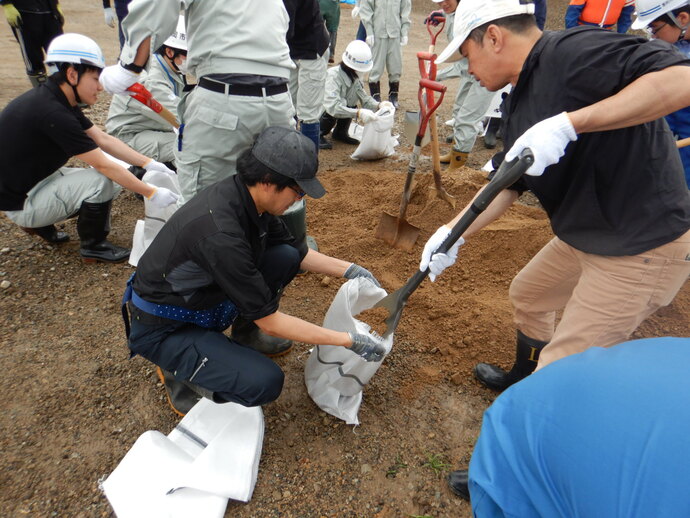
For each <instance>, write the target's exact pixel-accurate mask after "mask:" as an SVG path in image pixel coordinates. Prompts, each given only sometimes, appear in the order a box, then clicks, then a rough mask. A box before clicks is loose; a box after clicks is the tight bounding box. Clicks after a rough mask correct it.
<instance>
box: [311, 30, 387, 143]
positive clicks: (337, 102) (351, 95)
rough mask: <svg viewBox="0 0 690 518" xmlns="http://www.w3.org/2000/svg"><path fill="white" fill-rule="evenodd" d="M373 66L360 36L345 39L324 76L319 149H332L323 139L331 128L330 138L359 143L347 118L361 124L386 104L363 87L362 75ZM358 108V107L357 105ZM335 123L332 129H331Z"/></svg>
mask: <svg viewBox="0 0 690 518" xmlns="http://www.w3.org/2000/svg"><path fill="white" fill-rule="evenodd" d="M372 66H373V61H372V56H371V49H370V48H369V45H367V44H366V43H364V42H363V41H360V40H354V41H351V42H350V43H348V45H347V47H345V51H344V52H343V55H342V61H341V62H340V64H339V65H338V66H335V67H331V68H330V69H328V75H327V76H326V95H325V96H324V100H323V114H322V115H321V139H320V144H319V147H320V148H321V149H332V148H333V145H332V144H331V143H330V142H329V141H328V140H326V135H328V134H329V133H330V132H331V130H333V140H338V141H340V142H344V143H345V144H351V145H354V144H359V141H358V140H356V139H353V138H352V137H350V136H349V135H348V133H347V130H348V128H349V127H350V122H352V119H355V120H356V121H358V122H361V123H362V124H367V123H368V122H371V121H374V120H376V114H375V113H374V110H378V109H379V108H381V107H383V106H385V105H389V106H390V107H391V108H393V105H392V103H391V102H389V101H383V102H380V101H379V100H377V99H375V98H374V97H372V96H371V95H369V94H367V93H366V91H365V90H364V84H363V83H362V79H363V78H364V77H365V75H366V73H367V72H369V71H370V70H371V68H372ZM358 104H359V105H361V106H362V107H361V108H357V105H358ZM334 127H335V129H333V128H334Z"/></svg>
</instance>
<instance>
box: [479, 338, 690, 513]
mask: <svg viewBox="0 0 690 518" xmlns="http://www.w3.org/2000/svg"><path fill="white" fill-rule="evenodd" d="M688 372H690V338H652V339H645V340H636V341H632V342H627V343H625V344H621V345H617V346H614V347H610V348H607V349H602V348H597V347H594V348H591V349H588V350H587V351H585V352H583V353H580V354H576V355H573V356H569V357H567V358H564V359H562V360H559V361H557V362H554V363H552V364H550V365H548V366H547V367H545V368H544V369H542V370H540V371H538V372H536V373H535V374H533V375H531V376H529V377H528V378H526V379H525V380H523V381H521V382H519V383H517V384H515V385H513V386H512V387H510V388H509V389H508V390H506V391H505V392H504V393H503V394H501V396H499V397H498V398H497V399H496V401H495V402H494V404H493V405H492V406H491V407H490V408H489V409H488V410H487V411H486V412H485V414H484V421H483V424H482V431H481V434H480V436H479V439H478V441H477V444H476V446H475V449H474V453H473V455H472V461H471V463H470V471H469V476H470V481H469V488H470V495H471V500H472V509H473V512H474V516H475V517H477V518H486V517H499V516H500V517H525V518H538V517H543V518H558V517H567V518H598V517H601V518H638V517H639V518H648V517H651V516H654V517H656V518H661V517H668V518H679V517H688V516H690V489H689V488H690V468H689V467H688V466H689V465H690V440H689V439H688V430H690V404H688V394H690V376H688Z"/></svg>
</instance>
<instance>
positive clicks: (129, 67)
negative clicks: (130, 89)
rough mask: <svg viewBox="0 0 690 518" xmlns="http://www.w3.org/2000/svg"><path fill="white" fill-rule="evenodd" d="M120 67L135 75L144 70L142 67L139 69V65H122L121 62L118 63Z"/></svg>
mask: <svg viewBox="0 0 690 518" xmlns="http://www.w3.org/2000/svg"><path fill="white" fill-rule="evenodd" d="M120 65H122V68H124V69H125V70H129V71H130V72H134V73H135V74H138V73H140V72H141V71H142V70H144V67H141V66H139V65H135V64H134V63H128V64H126V65H123V64H122V62H121V61H120Z"/></svg>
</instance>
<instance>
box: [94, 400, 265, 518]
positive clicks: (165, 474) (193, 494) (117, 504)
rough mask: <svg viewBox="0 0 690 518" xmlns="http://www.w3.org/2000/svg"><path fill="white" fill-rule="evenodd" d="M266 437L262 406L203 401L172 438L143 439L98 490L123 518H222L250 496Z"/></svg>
mask: <svg viewBox="0 0 690 518" xmlns="http://www.w3.org/2000/svg"><path fill="white" fill-rule="evenodd" d="M263 434H264V420H263V412H262V410H261V407H254V408H246V407H243V406H241V405H238V404H235V403H224V404H222V405H221V404H216V403H213V402H212V401H210V400H208V399H205V398H204V399H201V400H200V401H199V403H197V404H196V405H195V406H194V407H193V408H192V409H191V410H190V411H189V413H188V414H187V415H186V416H185V417H184V419H182V421H180V423H179V424H178V425H177V427H175V429H174V430H173V431H171V432H170V434H169V435H168V436H167V437H166V436H164V435H163V434H161V433H160V432H157V431H148V432H145V433H144V434H143V435H142V436H141V437H139V439H137V441H136V443H135V444H134V446H132V448H131V449H130V451H129V452H128V453H127V455H125V457H124V459H122V461H121V462H120V464H119V465H118V466H117V467H116V468H115V470H114V471H113V472H112V473H111V474H110V476H109V477H108V478H107V479H106V480H105V481H103V483H102V484H101V488H102V489H103V491H104V492H105V495H106V497H107V498H108V501H109V502H110V504H111V505H112V507H113V510H114V511H115V514H116V515H117V516H118V518H139V517H141V516H146V517H147V518H148V517H150V518H159V517H160V518H178V517H179V518H183V517H184V518H188V517H189V516H194V517H195V518H196V517H198V518H222V517H223V515H224V514H225V508H226V507H227V501H228V499H229V498H231V499H233V500H239V501H242V502H248V501H249V500H250V499H251V497H252V493H253V492H254V486H255V485H256V478H257V474H258V470H259V459H260V458H261V447H262V444H263Z"/></svg>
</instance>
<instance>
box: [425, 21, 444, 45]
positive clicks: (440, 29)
mask: <svg viewBox="0 0 690 518" xmlns="http://www.w3.org/2000/svg"><path fill="white" fill-rule="evenodd" d="M429 16H431V13H429ZM445 26H446V19H445V18H443V21H442V22H438V24H437V25H436V26H435V27H434V28H433V29H432V28H431V23H430V22H429V23H427V24H426V30H427V31H429V36H431V45H432V47H433V46H435V45H436V38H438V35H439V34H441V32H443V28H444V27H445Z"/></svg>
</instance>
